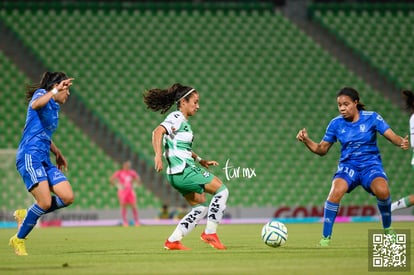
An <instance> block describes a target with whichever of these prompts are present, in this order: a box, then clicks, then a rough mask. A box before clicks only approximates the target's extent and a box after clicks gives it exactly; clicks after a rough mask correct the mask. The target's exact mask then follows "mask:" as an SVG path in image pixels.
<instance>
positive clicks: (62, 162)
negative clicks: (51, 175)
mask: <svg viewBox="0 0 414 275" xmlns="http://www.w3.org/2000/svg"><path fill="white" fill-rule="evenodd" d="M50 151H51V152H52V153H53V154H54V155H55V157H56V166H57V167H58V169H59V170H61V171H64V170H65V171H67V170H68V163H67V161H66V158H65V157H64V156H63V154H62V152H61V151H60V150H59V148H58V147H57V146H56V144H55V143H54V142H53V141H52V142H51V144H50Z"/></svg>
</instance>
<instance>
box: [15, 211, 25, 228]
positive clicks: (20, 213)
mask: <svg viewBox="0 0 414 275" xmlns="http://www.w3.org/2000/svg"><path fill="white" fill-rule="evenodd" d="M26 215H27V210H26V209H17V210H16V211H14V213H13V217H14V219H15V220H16V222H17V230H19V229H20V227H21V226H22V223H23V220H24V218H25V217H26Z"/></svg>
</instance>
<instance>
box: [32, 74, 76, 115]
mask: <svg viewBox="0 0 414 275" xmlns="http://www.w3.org/2000/svg"><path fill="white" fill-rule="evenodd" d="M73 79H74V78H69V79H65V80H62V81H61V82H60V83H59V84H56V85H55V87H54V88H53V89H52V90H50V91H48V93H45V94H44V95H42V96H41V97H39V98H38V99H36V100H34V101H33V102H32V104H31V107H32V109H33V110H38V109H40V108H42V107H44V106H45V105H46V104H47V103H48V102H49V101H50V99H51V98H52V97H53V96H54V95H56V94H57V93H60V92H63V91H67V90H68V89H69V87H70V86H72V80H73Z"/></svg>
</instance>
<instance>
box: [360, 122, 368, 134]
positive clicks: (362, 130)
mask: <svg viewBox="0 0 414 275" xmlns="http://www.w3.org/2000/svg"><path fill="white" fill-rule="evenodd" d="M359 131H360V132H361V133H365V132H366V131H367V127H366V126H365V124H361V125H359Z"/></svg>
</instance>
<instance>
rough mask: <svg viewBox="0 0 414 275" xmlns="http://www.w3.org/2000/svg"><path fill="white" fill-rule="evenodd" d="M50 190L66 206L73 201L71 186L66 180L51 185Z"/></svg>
mask: <svg viewBox="0 0 414 275" xmlns="http://www.w3.org/2000/svg"><path fill="white" fill-rule="evenodd" d="M50 190H51V191H52V192H53V193H55V194H56V196H58V197H59V198H61V199H62V201H63V202H64V203H65V204H66V205H69V204H72V203H73V201H74V199H75V196H74V194H73V190H72V186H71V185H70V183H69V182H68V181H67V180H65V181H61V182H59V183H56V184H55V185H52V186H51V187H50Z"/></svg>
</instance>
